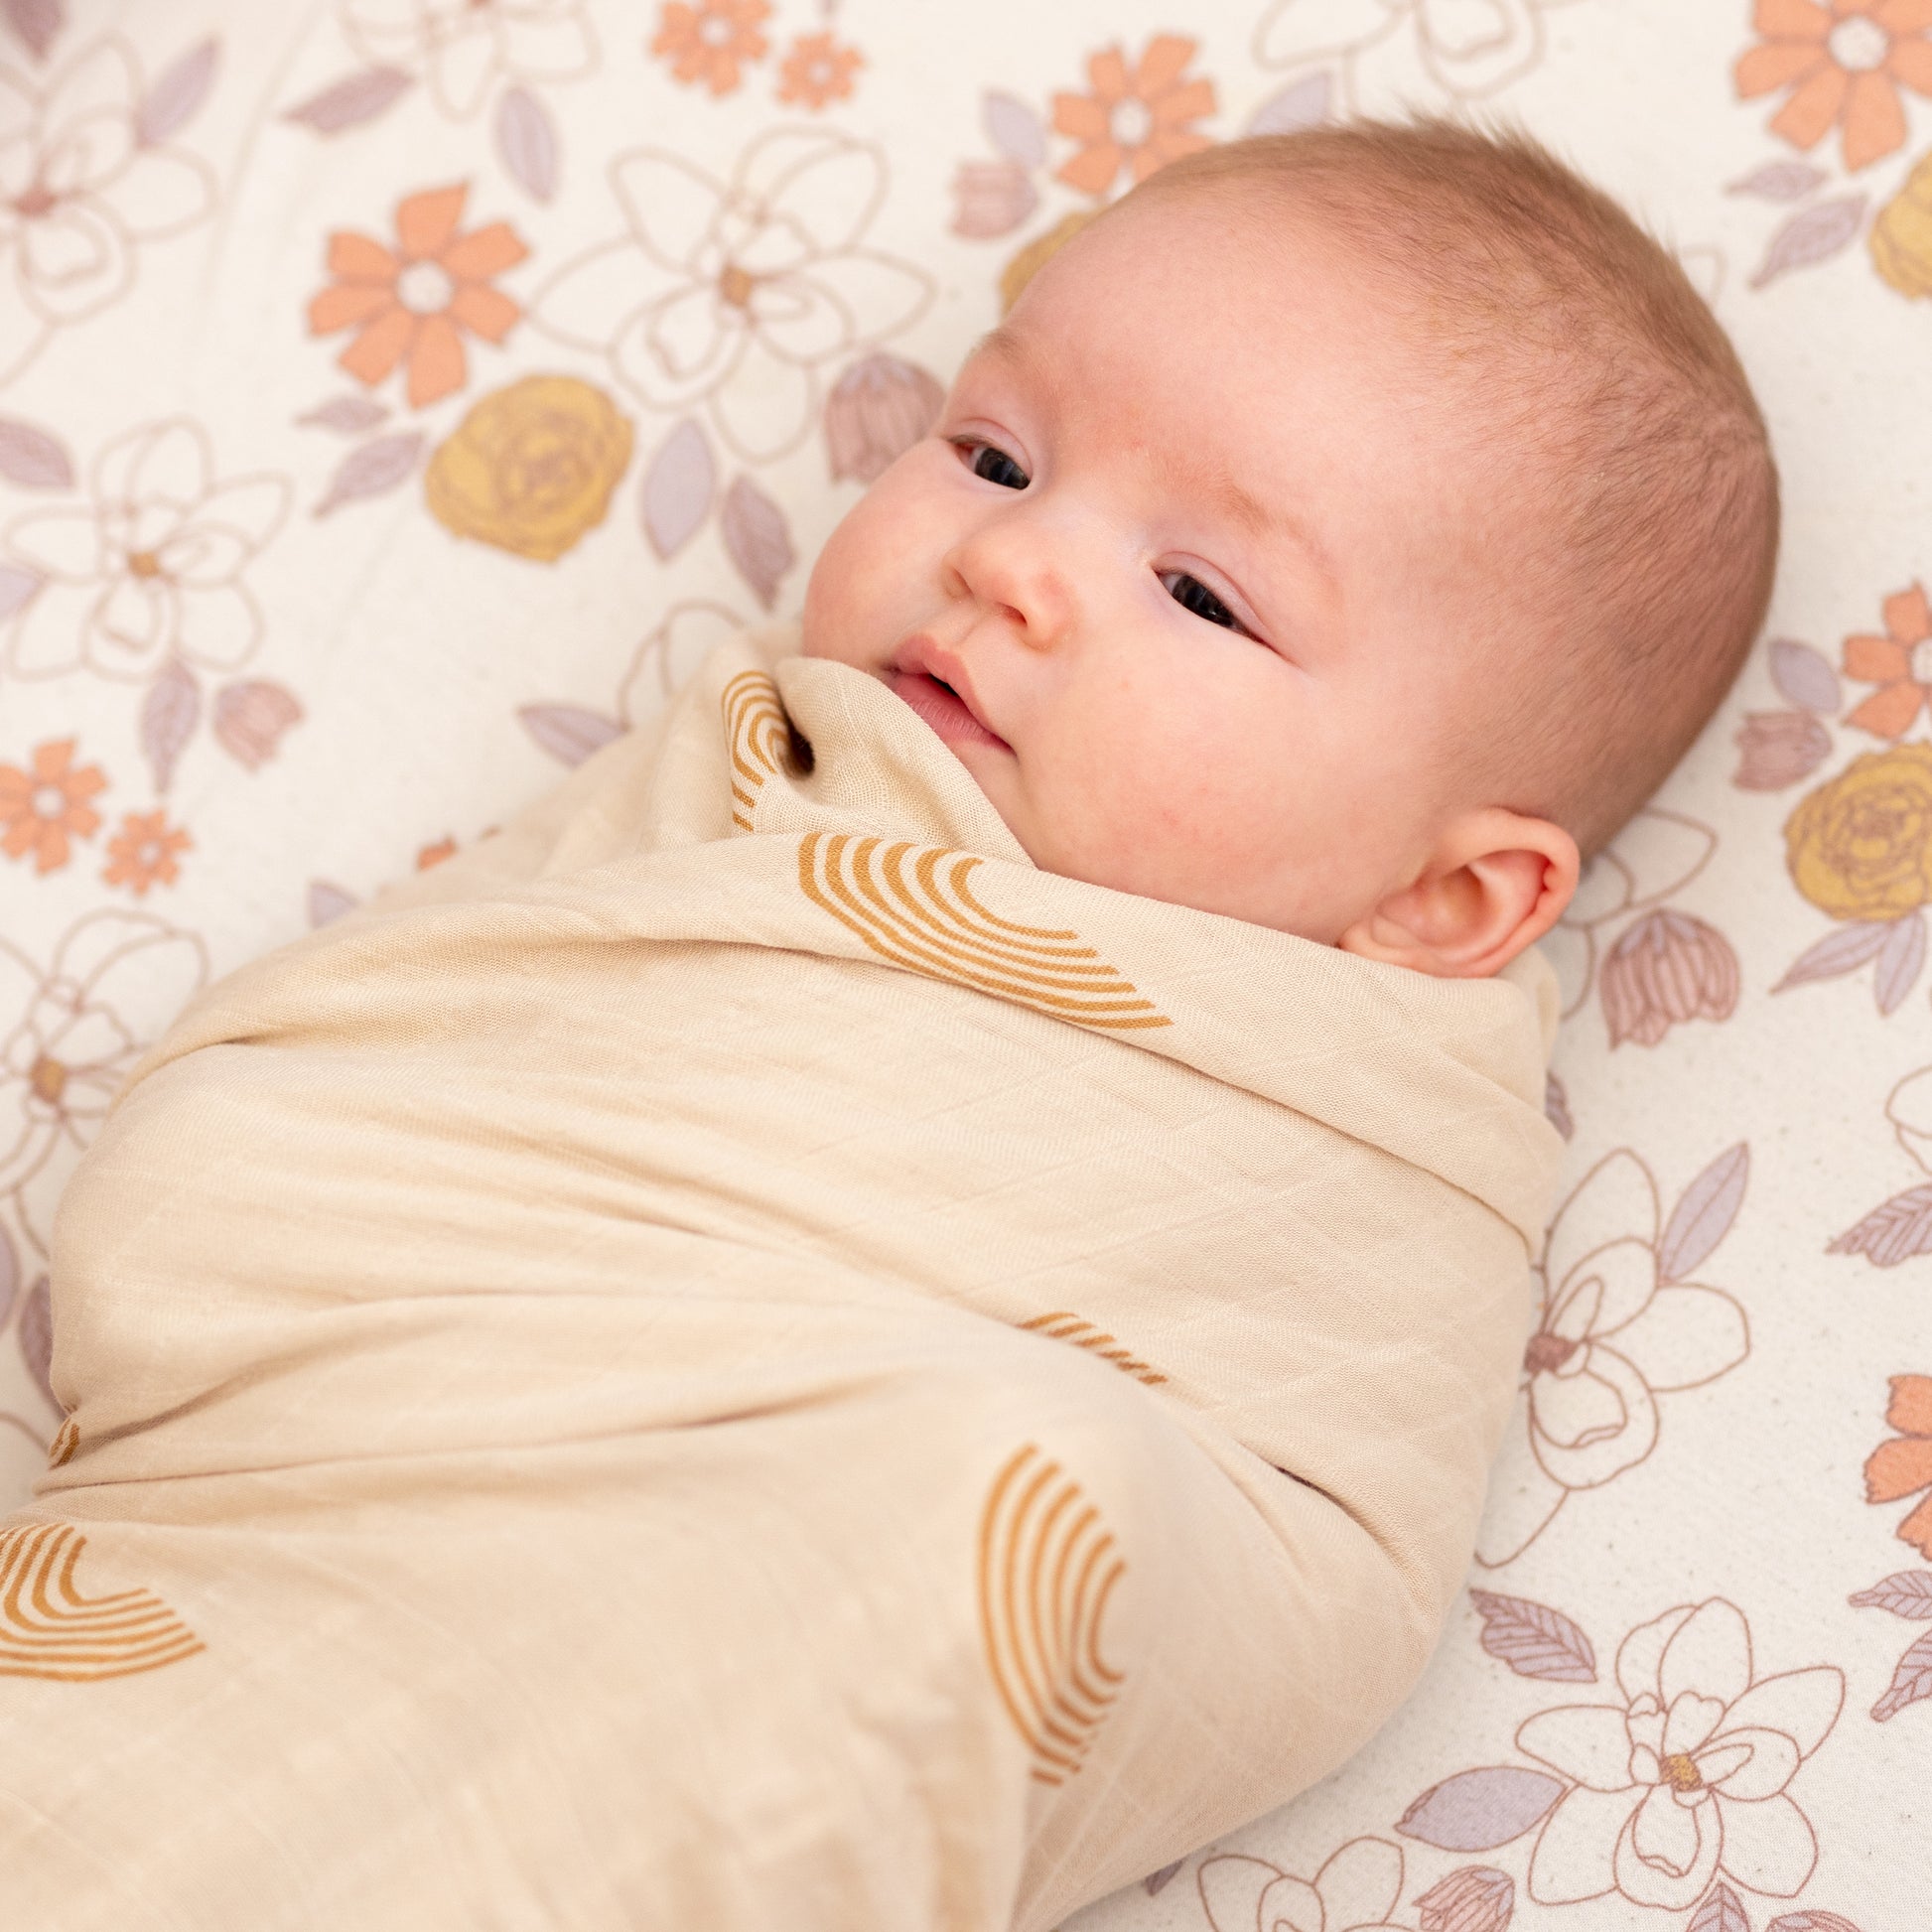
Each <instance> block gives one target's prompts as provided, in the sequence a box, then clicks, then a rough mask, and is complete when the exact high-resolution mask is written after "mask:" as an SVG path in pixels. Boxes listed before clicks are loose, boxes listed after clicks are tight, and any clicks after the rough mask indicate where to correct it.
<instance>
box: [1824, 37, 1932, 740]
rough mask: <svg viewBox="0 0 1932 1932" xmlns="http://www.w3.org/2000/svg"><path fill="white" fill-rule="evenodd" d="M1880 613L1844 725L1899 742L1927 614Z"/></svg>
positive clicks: (1925, 659)
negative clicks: (1881, 624)
mask: <svg viewBox="0 0 1932 1932" xmlns="http://www.w3.org/2000/svg"><path fill="white" fill-rule="evenodd" d="M1927 4H1928V5H1932V0H1927ZM1884 610H1885V635H1884V636H1882V637H1869V636H1859V637H1848V638H1846V640H1845V675H1846V676H1847V677H1855V678H1857V679H1858V680H1859V681H1860V683H1862V684H1875V685H1876V686H1877V687H1878V688H1877V690H1875V691H1874V692H1872V694H1871V695H1870V697H1868V698H1866V699H1865V701H1864V702H1863V704H1862V705H1860V706H1859V707H1858V708H1857V709H1856V710H1855V711H1853V712H1851V713H1849V714H1848V715H1847V717H1846V720H1845V722H1846V723H1847V724H1848V725H1857V726H1859V727H1860V728H1861V729H1862V730H1863V731H1868V732H1870V733H1871V734H1872V736H1873V737H1874V738H1898V737H1901V736H1902V735H1903V734H1904V732H1905V730H1906V728H1907V727H1908V726H1909V725H1910V724H1911V722H1912V720H1913V719H1914V718H1916V717H1917V716H1918V714H1919V707H1920V706H1921V705H1923V704H1924V703H1926V701H1927V699H1928V697H1932V608H1928V607H1927V604H1926V601H1925V592H1924V591H1923V590H1922V589H1920V587H1919V586H1918V585H1917V584H1914V585H1913V586H1912V587H1911V589H1910V590H1905V591H1899V592H1898V593H1897V594H1896V595H1895V596H1892V597H1888V598H1886V599H1885V605H1884Z"/></svg>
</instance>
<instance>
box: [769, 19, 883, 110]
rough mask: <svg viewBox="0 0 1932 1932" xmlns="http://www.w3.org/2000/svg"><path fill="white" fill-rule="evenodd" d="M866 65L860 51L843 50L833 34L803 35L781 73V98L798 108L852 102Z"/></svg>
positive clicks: (854, 48)
mask: <svg viewBox="0 0 1932 1932" xmlns="http://www.w3.org/2000/svg"><path fill="white" fill-rule="evenodd" d="M865 64H866V57H865V56H864V55H863V54H861V53H860V52H859V50H858V49H857V48H856V47H841V46H840V45H839V44H838V42H837V41H836V40H834V39H833V38H832V36H831V35H830V34H800V35H799V36H798V38H797V39H796V40H795V41H793V42H792V44H791V52H790V53H788V54H787V55H786V56H785V59H784V66H783V67H782V68H781V69H779V71H778V98H779V99H780V100H781V101H783V102H784V103H785V104H786V105H787V106H796V107H823V106H824V105H825V104H826V103H827V102H828V101H834V100H846V99H849V98H850V97H851V93H852V76H853V75H854V74H855V73H857V72H858V71H859V69H861V68H862V67H864V66H865Z"/></svg>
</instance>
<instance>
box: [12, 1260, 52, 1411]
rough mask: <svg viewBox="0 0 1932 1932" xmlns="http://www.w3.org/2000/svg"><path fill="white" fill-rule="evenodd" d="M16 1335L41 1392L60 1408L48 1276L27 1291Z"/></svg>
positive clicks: (50, 1291) (23, 1357)
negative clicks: (55, 1377) (55, 1373)
mask: <svg viewBox="0 0 1932 1932" xmlns="http://www.w3.org/2000/svg"><path fill="white" fill-rule="evenodd" d="M15 1334H16V1336H17V1337H18V1339H19V1342H20V1353H21V1358H22V1360H24V1361H25V1362H26V1364H27V1366H28V1369H29V1370H30V1371H31V1372H32V1374H33V1377H34V1380H35V1381H36V1382H38V1383H39V1384H40V1388H41V1393H42V1394H43V1395H44V1396H46V1398H47V1399H48V1401H49V1402H51V1403H52V1404H53V1405H54V1407H55V1408H56V1409H59V1408H60V1407H62V1403H61V1398H60V1397H59V1396H57V1395H56V1394H55V1393H54V1300H53V1294H52V1290H51V1288H50V1286H49V1283H48V1278H47V1277H46V1276H45V1275H43V1276H42V1277H41V1278H40V1280H39V1281H37V1282H36V1283H35V1284H34V1286H33V1287H32V1288H30V1289H29V1290H28V1291H27V1300H26V1301H25V1302H24V1303H23V1304H22V1305H21V1310H20V1326H19V1327H18V1328H17V1329H16V1330H15Z"/></svg>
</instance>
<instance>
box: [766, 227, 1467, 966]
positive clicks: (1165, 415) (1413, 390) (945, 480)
mask: <svg viewBox="0 0 1932 1932" xmlns="http://www.w3.org/2000/svg"><path fill="white" fill-rule="evenodd" d="M1453 414H1454V412H1453V411H1451V410H1449V409H1448V408H1447V407H1446V406H1444V405H1443V404H1442V403H1441V400H1440V392H1439V389H1438V387H1437V385H1433V384H1431V383H1429V382H1428V381H1427V380H1426V378H1425V376H1424V374H1423V370H1422V365H1421V362H1420V360H1419V358H1418V357H1417V355H1416V354H1415V353H1413V352H1412V350H1411V348H1410V347H1409V346H1408V337H1407V334H1406V332H1405V331H1404V329H1403V328H1402V327H1401V325H1400V322H1399V319H1398V318H1396V317H1394V316H1392V315H1391V314H1390V313H1388V310H1387V306H1386V302H1381V301H1379V299H1378V298H1376V297H1375V296H1374V295H1373V294H1372V293H1371V289H1370V286H1369V283H1368V281H1367V278H1365V277H1364V276H1362V275H1360V274H1359V273H1358V272H1356V271H1355V270H1354V269H1353V268H1352V266H1351V264H1350V262H1349V261H1348V259H1347V257H1346V255H1345V254H1344V252H1343V251H1342V250H1341V249H1340V248H1339V247H1338V246H1336V245H1334V244H1331V243H1329V242H1327V241H1325V240H1323V239H1322V238H1321V237H1320V236H1319V235H1318V234H1315V233H1310V234H1307V235H1302V234H1301V233H1300V232H1299V231H1297V230H1294V229H1290V230H1289V231H1287V232H1286V233H1284V232H1283V231H1282V229H1281V227H1280V224H1279V223H1278V222H1277V223H1276V224H1275V233H1274V237H1273V238H1272V239H1270V238H1266V237H1264V234H1263V231H1262V230H1261V228H1260V227H1259V225H1258V224H1256V223H1255V222H1253V221H1252V220H1250V219H1248V218H1245V217H1238V218H1237V219H1235V220H1234V221H1233V223H1232V224H1230V222H1229V220H1228V218H1227V217H1226V215H1225V214H1224V213H1223V211H1222V210H1221V208H1220V207H1218V206H1217V205H1216V204H1214V203H1212V202H1204V201H1203V199H1202V198H1201V197H1200V196H1199V195H1198V194H1197V193H1194V192H1189V193H1186V194H1178V195H1174V196H1173V197H1165V196H1164V197H1160V198H1153V199H1149V200H1147V201H1145V202H1138V203H1135V204H1132V205H1130V206H1128V207H1125V208H1123V209H1121V210H1120V211H1119V212H1117V213H1115V214H1113V215H1111V216H1109V217H1108V218H1107V219H1106V220H1105V221H1103V222H1101V223H1100V224H1099V225H1098V226H1097V227H1095V228H1094V229H1093V230H1092V231H1091V232H1089V233H1086V234H1083V235H1081V236H1080V237H1079V238H1078V239H1077V240H1075V241H1074V242H1073V243H1072V244H1070V245H1069V247H1068V248H1067V250H1066V251H1065V252H1064V253H1062V254H1061V255H1059V256H1057V257H1055V258H1054V259H1053V260H1052V261H1051V262H1049V263H1048V264H1047V266H1046V267H1045V268H1044V269H1043V270H1042V271H1041V272H1040V274H1039V275H1038V276H1037V277H1036V278H1035V281H1034V282H1033V283H1032V284H1031V285H1030V286H1029V288H1028V289H1027V291H1026V292H1025V294H1024V295H1023V296H1022V298H1021V300H1020V301H1019V303H1018V304H1016V306H1015V308H1014V311H1013V313H1012V315H1011V316H1010V317H1009V319H1008V322H1007V324H1006V325H1005V326H1004V327H1003V328H1001V329H1000V330H998V331H997V332H995V334H994V336H993V337H992V338H990V339H989V340H988V341H987V342H985V343H984V344H982V345H980V347H979V348H977V349H976V350H975V351H974V353H973V354H972V355H971V356H970V357H969V359H968V360H967V362H966V364H965V366H964V367H963V368H962V369H961V371H960V373H959V376H958V379H957V380H956V381H955V382H954V384H953V387H952V391H951V393H950V395H949V396H948V397H947V399H946V403H945V407H944V410H943V412H942V413H941V416H940V418H939V421H938V423H937V424H936V425H935V427H934V430H933V432H932V434H931V435H930V436H928V437H927V438H925V439H924V440H923V441H922V442H920V443H918V444H916V445H914V446H913V447H912V448H911V449H910V450H908V451H907V452H906V453H905V454H904V455H903V456H902V457H900V458H899V460H898V461H897V463H896V464H894V465H893V467H892V468H891V469H890V470H888V471H887V472H886V473H885V475H884V476H882V477H881V478H880V479H879V480H878V482H877V483H874V485H873V486H872V488H871V490H870V491H869V492H868V493H867V494H866V496H865V497H864V498H863V499H862V500H861V501H860V502H859V503H858V504H857V505H856V506H855V507H854V508H853V509H852V511H851V512H850V514H849V515H848V516H847V517H846V518H845V520H844V521H843V522H842V523H841V524H840V525H839V527H838V529H837V530H836V531H835V532H834V534H833V536H832V538H831V541H830V542H829V544H828V545H827V546H826V549H825V551H824V553H823V554H822V555H821V557H820V558H819V561H818V564H817V567H816V568H815V569H814V571H813V573H812V578H811V583H810V587H809V589H808V591H807V594H806V601H805V615H804V649H805V652H806V654H807V655H810V656H817V657H830V658H835V659H837V660H839V661H841V662H843V663H847V664H851V665H853V666H855V667H857V668H858V669H860V670H864V671H868V672H870V673H872V674H873V675H874V676H876V677H879V678H881V679H883V680H884V681H885V682H886V683H887V684H888V685H889V686H890V687H891V688H892V689H893V690H894V691H896V692H897V694H898V695H899V696H900V697H902V698H903V699H904V700H905V701H906V702H907V703H908V704H909V705H911V706H912V707H913V709H914V710H915V711H916V712H917V713H918V714H919V715H920V716H921V717H922V718H924V719H925V720H926V722H927V723H928V724H930V725H931V727H932V728H933V730H934V731H936V732H937V733H938V735H939V736H940V737H941V738H942V739H944V740H945V742H946V743H947V745H948V746H949V747H950V748H951V750H952V751H953V753H954V754H955V756H956V757H957V758H958V759H960V761H961V762H962V763H963V764H964V765H965V766H966V768H967V769H968V770H969V771H970V772H971V773H972V775H973V777H974V778H975V779H976V780H977V781H978V783H979V784H980V786H981V788H982V789H983V790H984V791H985V793H986V795H987V797H988V799H989V800H990V801H991V802H992V804H993V805H994V807H995V808H996V809H997V810H998V811H999V813H1000V814H1001V816H1002V817H1003V818H1004V819H1005V821H1006V823H1007V824H1008V825H1009V826H1010V827H1011V828H1012V831H1013V833H1014V836H1015V837H1016V838H1017V839H1018V840H1019V842H1020V844H1021V845H1022V846H1023V847H1024V848H1025V850H1026V851H1027V853H1028V855H1029V856H1030V857H1031V858H1032V859H1033V860H1034V862H1035V864H1036V865H1038V866H1039V867H1041V868H1042V869H1043V870H1045V871H1049V872H1053V873H1058V874H1061V875H1064V876H1066V877H1070V878H1074V879H1082V880H1087V881H1089V882H1091V883H1093V884H1096V885H1102V886H1110V887H1114V888H1117V889H1119V890H1121V891H1125V892H1131V893H1138V894H1142V895H1145V896H1147V897H1153V898H1159V899H1166V900H1169V901H1172V902H1175V903H1179V904H1183V905H1190V906H1194V907H1197V908H1199V909H1201V910H1204V911H1210V912H1219V913H1225V914H1228V915H1231V916H1233V917H1235V918H1241V919H1247V920H1252V921H1254V922H1256V923H1259V924H1262V925H1269V926H1274V927H1277V928H1279V929H1281V930H1284V931H1289V932H1295V933H1300V934H1301V935H1303V936H1304V937H1307V938H1311V939H1314V940H1317V941H1320V942H1322V943H1332V942H1333V941H1334V940H1335V939H1336V938H1337V937H1339V936H1340V935H1342V934H1343V933H1344V932H1346V931H1347V930H1348V929H1349V928H1350V927H1351V925H1352V924H1353V923H1354V922H1355V921H1357V920H1358V919H1360V918H1362V917H1363V916H1364V915H1365V914H1366V913H1367V912H1368V911H1369V909H1370V908H1372V907H1374V906H1375V905H1377V904H1378V903H1379V902H1380V901H1381V900H1382V899H1383V897H1385V896H1386V895H1387V894H1388V893H1390V892H1391V891H1392V890H1395V889H1398V888H1401V887H1403V886H1405V885H1406V884H1407V883H1408V881H1409V879H1410V878H1413V877H1414V875H1415V872H1416V870H1417V869H1418V868H1420V867H1422V866H1423V865H1424V864H1425V862H1426V861H1427V859H1428V857H1429V855H1430V853H1431V851H1432V850H1433V849H1434V845H1435V841H1436V834H1437V832H1438V831H1439V829H1440V827H1441V826H1442V825H1443V823H1444V822H1445V821H1446V819H1447V818H1448V817H1449V816H1451V815H1452V814H1453V813H1455V812H1456V811H1458V810H1460V809H1462V808H1464V807H1465V806H1467V805H1470V804H1472V803H1475V802H1478V801H1475V800H1473V799H1470V798H1466V797H1464V796H1462V795H1461V793H1460V791H1459V790H1458V779H1457V767H1458V763H1459V764H1461V765H1462V767H1463V768H1464V769H1465V771H1466V768H1467V764H1468V761H1467V760H1458V759H1455V758H1454V757H1453V756H1452V750H1453V747H1454V746H1455V745H1456V743H1457V742H1458V734H1465V733H1466V732H1467V731H1468V729H1469V726H1470V723H1471V722H1472V721H1473V719H1474V718H1475V716H1476V709H1475V706H1474V703H1473V702H1472V700H1473V698H1474V696H1475V693H1474V692H1473V691H1472V690H1471V686H1476V685H1480V683H1481V681H1482V679H1481V673H1480V670H1479V663H1480V659H1479V656H1478V654H1477V653H1476V652H1474V651H1473V650H1472V649H1471V648H1470V643H1469V633H1470V631H1471V629H1472V627H1473V626H1474V625H1475V624H1476V622H1477V621H1478V607H1477V606H1476V605H1475V604H1473V603H1469V602H1467V601H1466V597H1465V596H1459V595H1458V586H1459V585H1461V584H1462V583H1463V582H1464V580H1466V579H1467V578H1468V577H1470V576H1472V575H1473V576H1475V577H1477V578H1480V579H1481V580H1482V581H1483V582H1484V583H1485V584H1488V583H1489V582H1490V581H1491V579H1492V575H1493V570H1494V565H1493V564H1491V565H1490V567H1489V568H1488V569H1487V570H1485V569H1482V568H1480V567H1479V564H1480V561H1481V560H1480V559H1479V557H1478V555H1477V551H1478V548H1479V546H1478V545H1477V543H1476V541H1475V538H1474V536H1473V534H1472V533H1473V530H1474V524H1475V518H1474V517H1473V515H1472V513H1471V506H1470V505H1469V503H1468V502H1467V500H1466V498H1467V496H1468V494H1469V491H1468V489H1467V486H1466V485H1465V484H1463V483H1460V482H1459V481H1457V480H1459V479H1462V478H1465V477H1466V476H1467V475H1468V474H1469V457H1468V453H1467V450H1466V449H1465V447H1464V446H1463V445H1462V443H1461V441H1460V440H1459V438H1458V436H1457V434H1456V430H1455V425H1454V423H1453V421H1452V420H1451V419H1452V417H1453Z"/></svg>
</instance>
